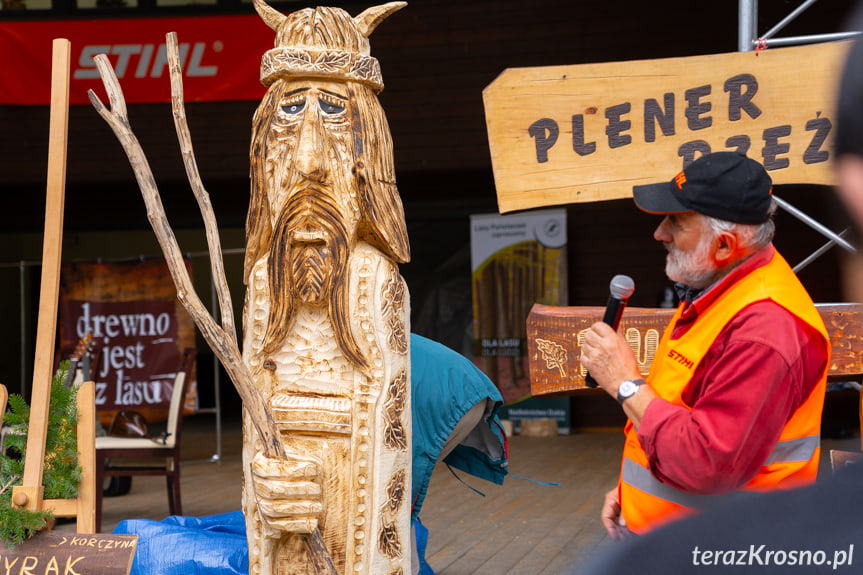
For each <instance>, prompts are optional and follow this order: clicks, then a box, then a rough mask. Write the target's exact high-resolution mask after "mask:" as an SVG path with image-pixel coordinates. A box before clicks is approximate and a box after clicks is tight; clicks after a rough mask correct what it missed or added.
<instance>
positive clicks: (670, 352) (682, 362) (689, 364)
mask: <svg viewBox="0 0 863 575" xmlns="http://www.w3.org/2000/svg"><path fill="white" fill-rule="evenodd" d="M668 357H670V358H671V359H673V360H674V361H676V362H677V363H679V364H680V365H682V366H684V367H685V368H687V369H692V368H693V367H695V364H694V363H693V361H692V360H691V359H686V357H684V356H683V355H682V354H680V353H677V352H676V351H674V350H673V349H669V350H668Z"/></svg>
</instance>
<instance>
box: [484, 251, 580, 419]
mask: <svg viewBox="0 0 863 575" xmlns="http://www.w3.org/2000/svg"><path fill="white" fill-rule="evenodd" d="M472 284H473V286H472V287H473V290H472V291H473V327H474V330H473V331H474V362H475V363H476V365H477V366H479V367H480V368H481V369H482V370H483V371H484V372H485V374H486V375H488V377H489V378H490V379H491V380H492V381H493V382H494V383H495V385H497V387H498V389H499V390H500V392H501V395H503V400H504V403H511V402H514V401H518V400H520V399H524V398H525V397H527V396H529V395H530V374H529V372H528V357H527V333H526V330H527V328H526V322H527V315H528V313H529V312H530V308H531V307H532V306H533V304H535V303H541V304H545V305H566V303H567V285H566V246H563V247H561V248H547V247H545V246H543V245H542V244H540V243H539V242H537V241H530V242H524V243H520V244H515V245H512V246H509V247H507V248H505V249H503V250H500V251H498V252H497V253H495V254H494V255H492V256H491V257H490V258H488V259H487V260H486V261H485V262H483V263H482V265H480V266H479V267H478V268H477V269H476V270H475V271H474V272H473V277H472Z"/></svg>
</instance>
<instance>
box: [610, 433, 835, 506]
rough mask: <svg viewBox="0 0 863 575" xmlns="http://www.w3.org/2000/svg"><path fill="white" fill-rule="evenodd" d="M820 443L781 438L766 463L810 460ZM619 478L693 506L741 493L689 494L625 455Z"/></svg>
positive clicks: (815, 438) (812, 439) (810, 438)
mask: <svg viewBox="0 0 863 575" xmlns="http://www.w3.org/2000/svg"><path fill="white" fill-rule="evenodd" d="M820 445H821V436H820V435H810V436H807V437H801V438H799V439H791V440H789V441H780V442H779V443H778V444H776V447H775V448H774V449H773V453H771V454H770V457H768V458H767V463H766V464H765V465H770V464H772V463H791V462H795V461H809V460H810V459H811V458H812V456H813V455H814V454H815V451H816V450H817V449H818V448H819V447H820ZM620 480H621V481H622V482H624V483H626V484H627V485H631V486H632V487H635V488H636V489H638V490H640V491H643V492H645V493H647V494H648V495H653V496H654V497H658V498H659V499H664V500H665V501H670V502H671V503H676V504H677V505H683V506H684V507H692V508H694V509H702V510H703V509H709V508H710V507H713V506H714V505H717V504H718V503H724V502H726V501H728V499H729V498H730V497H733V496H735V495H738V494H739V493H741V492H740V491H732V492H730V493H726V494H722V495H699V494H697V493H689V492H687V491H683V490H681V489H677V488H676V487H672V486H671V485H668V484H667V483H662V482H661V481H659V480H658V479H656V478H655V477H654V476H653V474H652V473H651V472H650V470H649V469H647V468H645V467H642V466H640V465H639V464H637V463H636V462H634V461H633V460H631V459H629V458H628V457H624V458H623V466H622V468H621V470H620Z"/></svg>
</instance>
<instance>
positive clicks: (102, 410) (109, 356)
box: [60, 259, 197, 425]
mask: <svg viewBox="0 0 863 575" xmlns="http://www.w3.org/2000/svg"><path fill="white" fill-rule="evenodd" d="M186 265H187V267H190V266H191V264H190V262H188V261H187V262H186ZM88 334H90V335H92V337H93V341H94V343H95V346H96V347H97V348H98V350H99V356H98V364H97V365H94V366H93V367H92V369H93V372H92V377H93V379H94V381H95V382H96V409H97V412H98V415H99V420H100V421H101V422H102V423H103V424H105V425H107V424H108V423H110V421H111V419H112V418H113V416H114V414H115V413H116V412H117V411H120V410H124V409H127V410H128V409H130V410H134V411H139V412H141V413H142V414H143V415H144V417H145V418H146V419H147V421H149V422H153V421H161V420H164V419H166V418H167V413H168V407H169V404H170V400H171V391H172V389H173V385H174V379H175V377H176V374H177V370H178V369H179V368H180V363H181V360H182V352H183V349H185V348H187V347H193V346H194V345H195V331H194V324H193V323H192V319H191V318H190V317H189V315H188V314H187V313H186V310H185V309H184V308H183V307H182V305H181V304H180V302H179V301H178V300H177V292H176V289H175V288H174V283H173V282H172V280H171V275H170V272H169V271H168V267H167V264H165V262H164V260H162V259H153V260H145V261H138V260H135V261H131V262H109V263H101V262H77V263H69V264H65V265H64V266H63V268H62V273H61V286H60V347H61V348H69V347H71V346H74V345H75V343H76V342H77V341H78V340H79V339H80V338H82V337H85V336H87V335H88ZM189 376H191V377H192V378H193V380H192V383H191V388H190V393H189V395H187V398H186V409H187V410H189V409H190V408H192V409H193V408H194V406H195V402H196V394H194V393H193V392H194V390H196V389H197V386H196V379H197V378H195V374H190V375H189Z"/></svg>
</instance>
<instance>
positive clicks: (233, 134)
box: [0, 0, 854, 393]
mask: <svg viewBox="0 0 863 575" xmlns="http://www.w3.org/2000/svg"><path fill="white" fill-rule="evenodd" d="M798 4H799V2H797V0H793V1H792V0H774V1H769V2H768V1H765V0H762V1H761V2H760V6H759V15H758V21H759V33H763V32H765V31H766V30H768V29H769V28H770V27H772V26H773V25H774V24H775V23H776V22H778V21H779V20H780V19H781V18H782V17H784V16H785V15H786V14H787V13H788V12H789V11H791V10H792V9H793V8H795V7H796V6H797V5H798ZM853 4H854V3H853V2H852V1H851V0H834V1H832V2H821V3H816V4H815V5H814V6H813V7H811V8H810V9H809V10H808V11H806V12H805V13H804V14H803V15H802V16H800V17H799V18H798V19H797V20H796V21H795V22H793V23H792V24H791V25H789V27H788V28H786V30H785V31H783V33H782V34H781V35H782V36H790V35H800V34H811V33H822V32H833V31H838V30H840V29H842V27H843V22H844V21H845V20H846V17H847V16H848V14H849V12H850V10H851V8H852V6H853ZM275 6H277V7H278V8H279V9H281V10H282V11H290V10H294V9H297V8H298V7H301V6H302V4H299V3H283V4H275ZM367 6H368V4H357V3H350V4H347V5H344V7H345V8H346V9H347V10H348V11H349V12H351V13H353V14H357V13H359V12H360V11H361V10H363V9H364V8H366V7H367ZM251 11H252V9H251V7H249V8H248V12H251ZM0 17H3V15H2V13H0ZM737 20H738V7H737V3H736V2H733V1H726V2H692V1H691V0H667V1H655V2H643V1H633V0H629V1H623V0H621V1H604V2H599V1H595V0H593V1H590V2H587V1H581V0H531V1H530V2H528V1H527V0H480V1H471V2H465V1H464V0H458V1H457V0H416V1H413V2H411V3H409V5H408V6H407V7H406V8H404V9H403V10H401V11H400V12H397V13H396V14H394V15H393V16H391V17H390V18H389V19H388V20H387V21H386V22H384V23H383V24H381V26H380V27H379V28H378V29H377V30H376V31H375V33H374V34H373V35H372V37H371V45H372V55H374V56H375V57H377V58H378V59H379V60H380V63H381V68H382V70H383V76H384V81H385V83H386V88H385V90H384V92H383V93H382V94H381V97H380V99H381V103H382V105H383V107H384V109H385V110H386V113H387V116H388V118H389V121H390V126H391V130H392V135H393V140H394V143H395V152H394V153H395V161H396V170H397V175H398V183H399V190H400V192H401V195H402V198H403V202H404V205H405V212H406V217H407V220H408V226H409V233H410V236H411V246H412V252H413V259H412V261H411V263H409V264H407V265H405V266H404V267H403V273H404V275H405V277H406V279H407V281H408V284H409V286H410V289H411V292H412V307H413V321H414V329H415V331H419V332H421V333H425V334H427V335H429V336H431V337H436V338H437V339H441V340H445V341H447V342H448V343H450V345H453V346H457V345H458V342H459V339H460V337H461V336H462V335H463V334H464V332H465V329H466V328H468V327H469V322H470V262H469V226H468V217H469V215H470V214H473V213H488V212H495V211H496V210H497V203H496V198H495V190H494V181H493V176H492V170H491V162H490V158H489V151H488V142H487V134H486V129H485V119H484V113H483V105H482V90H483V88H485V87H486V86H487V85H488V84H489V83H491V82H492V81H493V80H494V79H495V77H497V75H498V74H500V73H501V72H502V71H503V70H504V69H506V68H509V67H527V66H548V65H564V64H581V63H589V62H611V61H619V60H636V59H650V58H664V57H676V56H691V55H700V54H709V53H719V52H732V51H735V50H736V49H737ZM0 65H2V64H0ZM168 90H169V88H168V87H167V86H166V92H167V91H168ZM256 105H257V102H250V101H243V102H218V103H187V104H186V111H187V115H188V119H189V125H190V128H191V133H192V139H193V142H194V144H195V152H196V156H197V159H198V163H199V167H200V172H201V174H202V176H203V178H204V184H205V185H206V187H207V190H208V191H209V193H210V195H211V199H212V203H213V206H214V208H215V211H216V215H217V218H218V221H219V224H220V227H221V228H222V230H223V234H224V238H223V244H224V247H225V248H240V247H242V245H243V231H242V227H243V225H244V221H245V212H246V207H247V204H248V188H249V185H248V171H249V159H248V147H249V136H250V132H251V118H252V114H253V112H254V109H255V107H256ZM129 118H130V121H131V124H132V127H133V128H134V130H135V132H136V134H137V136H138V138H139V140H140V141H141V143H142V145H143V148H144V150H145V152H146V153H147V155H148V158H149V161H150V164H151V166H152V168H153V172H154V174H155V177H156V180H157V183H158V185H159V187H160V190H161V194H162V199H163V201H164V203H165V206H166V210H167V213H168V215H169V217H170V219H171V222H172V224H173V225H174V226H175V229H178V230H181V234H180V236H181V248H182V249H184V250H188V251H191V252H197V251H204V250H205V249H206V247H205V243H204V238H203V233H202V232H201V231H200V228H201V220H200V215H199V213H198V209H197V205H196V204H195V202H194V199H193V197H192V194H191V192H190V191H189V187H188V184H187V183H186V179H185V174H184V171H183V166H182V162H181V159H180V155H179V152H178V146H177V140H176V136H175V132H174V127H173V120H172V117H171V110H170V105H169V104H151V105H131V106H129ZM47 134H48V109H47V108H46V107H20V106H0V198H2V199H0V202H2V204H0V206H2V207H0V240H2V242H3V243H2V245H3V248H2V255H0V263H3V262H13V263H14V262H19V261H21V260H26V261H35V260H38V259H39V258H40V257H41V231H42V225H43V214H44V201H45V200H44V198H45V173H46V166H47ZM669 160H670V161H669V178H670V177H671V175H672V172H674V170H675V168H674V165H675V161H674V159H669ZM777 194H779V195H781V196H782V197H783V198H784V199H786V200H789V201H791V202H792V203H794V204H795V205H798V207H800V208H801V209H803V210H804V211H806V212H808V213H811V214H812V215H814V216H815V217H816V218H819V219H822V221H826V222H828V223H829V224H830V225H831V226H832V227H839V226H841V225H842V218H843V216H842V214H841V210H840V209H838V207H837V206H836V204H835V200H834V198H833V194H832V192H831V190H830V189H828V188H819V187H811V186H808V187H807V186H784V187H782V188H781V189H777ZM567 211H568V228H569V302H570V304H571V305H602V304H603V303H604V301H605V299H606V298H607V289H608V281H609V279H610V278H611V277H612V276H613V275H614V274H616V273H627V274H629V275H631V276H632V277H633V278H634V279H635V281H636V286H637V289H636V294H635V295H634V296H633V299H632V301H631V303H632V305H640V306H653V305H656V303H657V298H658V297H659V294H660V293H661V291H662V289H663V288H664V287H665V286H667V285H668V282H667V280H666V279H665V276H664V273H663V265H664V264H663V262H664V251H663V249H662V248H661V246H660V245H659V244H657V243H656V242H655V241H654V240H653V239H652V232H653V228H654V227H655V226H656V224H657V223H658V219H656V218H655V217H651V216H647V215H645V214H642V213H640V212H639V211H638V210H636V209H635V208H634V207H633V205H632V203H631V201H629V200H620V201H611V202H603V203H596V204H581V205H577V206H570V207H568V208H567ZM65 221H66V226H65V228H66V245H65V246H64V257H65V258H67V259H77V258H97V257H102V258H112V257H128V256H133V257H134V256H136V255H138V254H144V255H157V254H159V250H158V247H157V245H156V242H155V239H154V238H153V237H152V232H150V231H149V228H148V223H147V220H146V213H145V210H144V205H143V200H142V199H141V197H140V193H139V192H138V188H137V185H136V183H135V181H134V177H133V174H132V170H131V168H130V167H129V164H128V162H127V160H126V158H125V155H124V154H123V152H122V149H121V148H120V145H119V144H118V143H117V141H116V140H115V138H114V136H113V134H112V133H111V132H110V130H109V128H108V127H107V125H106V124H105V123H104V122H103V121H102V120H101V118H99V117H98V115H97V114H96V112H95V111H94V110H93V109H92V108H91V107H89V106H73V107H72V109H71V110H70V120H69V152H68V165H67V188H66V217H65ZM777 224H778V225H777V227H778V234H777V241H776V243H777V245H778V247H779V249H780V250H781V251H783V253H785V255H786V257H787V258H788V259H789V261H791V262H792V264H794V263H796V262H797V261H799V260H801V259H802V258H803V257H805V256H806V255H808V253H810V252H811V251H813V250H814V249H815V248H816V247H818V246H820V245H821V244H822V243H823V239H821V238H820V236H818V235H817V234H816V233H815V232H812V231H811V230H809V229H808V228H806V227H805V226H803V225H802V224H800V223H799V222H797V221H796V220H795V219H793V218H792V217H790V216H788V215H787V214H780V215H779V216H778V217H777ZM233 259H236V260H238V261H239V260H241V258H240V257H238V256H229V257H228V258H227V262H228V268H229V274H231V277H230V281H231V284H232V288H233V293H234V300H235V302H236V304H237V315H238V317H239V316H240V313H241V310H240V306H241V305H242V290H243V287H242V280H241V278H240V277H239V267H240V266H239V265H234V264H233V263H231V262H232V261H233ZM207 265H208V264H207V262H206V260H204V259H200V260H196V262H195V266H196V270H198V271H196V281H197V282H199V286H200V288H201V289H202V290H204V293H205V298H204V299H205V300H206V299H207V297H206V294H208V293H209V284H208V279H207V277H208V276H207V273H206V268H207ZM840 267H841V266H840V262H839V257H838V256H837V254H836V250H833V251H831V252H830V253H828V255H827V256H825V257H823V258H821V259H820V260H819V261H818V262H816V263H815V264H813V265H812V266H810V267H809V268H807V269H806V270H804V271H803V272H802V273H801V278H802V279H803V282H804V283H805V285H806V286H807V288H808V289H809V290H810V292H811V293H812V294H813V297H814V299H815V300H816V301H839V300H841V299H842V298H843V295H842V291H841V288H840V285H841V278H840ZM27 270H28V271H27V272H26V273H25V274H23V275H22V274H20V273H19V269H18V268H14V267H0V321H2V322H3V325H4V326H6V334H7V335H6V337H5V338H4V341H5V342H6V343H7V345H5V346H3V349H0V381H4V382H6V383H7V385H9V386H10V387H11V388H12V390H13V391H15V387H16V385H17V382H18V381H19V380H20V379H22V374H21V373H20V370H19V364H20V353H19V343H18V342H19V339H20V337H19V335H18V333H19V327H18V326H19V324H20V312H19V311H18V302H19V290H20V284H21V281H22V278H23V282H24V293H25V301H26V305H27V306H28V307H27V312H26V314H25V315H27V322H32V320H33V316H34V315H35V310H36V309H37V304H38V302H37V301H36V298H37V294H38V283H39V276H38V268H36V267H29V266H28V267H27ZM33 325H35V324H32V325H30V326H29V327H28V330H29V332H28V333H27V334H25V339H26V340H27V341H28V345H30V346H31V347H30V348H28V350H27V352H26V354H25V355H26V362H27V364H28V365H29V364H31V363H32V339H34V338H35V329H34V328H33ZM200 347H201V350H202V352H203V353H202V360H201V363H202V365H204V364H206V363H207V361H208V360H207V351H208V350H207V349H206V346H205V345H204V344H203V343H202V344H201V346H200ZM27 369H29V368H27ZM201 375H202V379H203V378H206V377H207V373H206V368H204V369H203V370H202V373H201ZM26 377H29V375H28V374H27V373H25V374H23V379H25V380H26ZM203 387H206V385H204V386H203ZM228 392H229V393H230V390H228Z"/></svg>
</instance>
